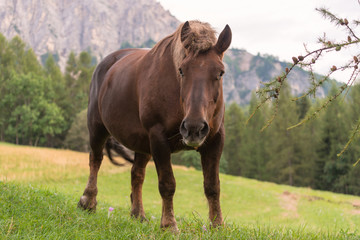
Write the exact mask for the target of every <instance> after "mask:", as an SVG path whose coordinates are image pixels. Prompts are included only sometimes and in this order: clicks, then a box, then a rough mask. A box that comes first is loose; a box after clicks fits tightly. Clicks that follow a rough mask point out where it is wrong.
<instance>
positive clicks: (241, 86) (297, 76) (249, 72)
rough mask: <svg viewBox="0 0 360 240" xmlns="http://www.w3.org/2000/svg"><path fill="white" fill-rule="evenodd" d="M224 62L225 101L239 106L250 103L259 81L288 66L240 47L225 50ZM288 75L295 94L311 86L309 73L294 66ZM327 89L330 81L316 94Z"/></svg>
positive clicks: (318, 95)
mask: <svg viewBox="0 0 360 240" xmlns="http://www.w3.org/2000/svg"><path fill="white" fill-rule="evenodd" d="M224 61H225V65H226V69H227V70H226V74H225V77H224V82H223V89H224V97H225V101H226V102H227V103H231V102H236V103H238V104H240V105H244V104H248V103H249V101H250V97H251V92H252V91H254V90H256V89H258V88H259V87H260V83H261V82H268V81H269V80H271V79H273V78H274V77H276V76H279V75H280V74H281V73H282V72H283V71H284V70H285V68H286V67H288V66H289V65H290V64H289V63H285V62H280V61H279V60H278V59H277V58H276V57H273V56H268V55H265V56H261V55H259V54H258V55H256V56H254V55H252V54H250V53H248V52H247V51H245V50H239V49H230V50H228V51H227V52H226V55H225V57H224ZM288 78H289V82H290V86H291V90H292V94H293V95H294V96H299V95H300V94H302V93H304V92H305V91H306V90H307V89H308V88H309V87H310V82H309V80H308V78H309V76H308V73H307V72H306V71H304V70H302V69H300V68H295V69H294V70H293V71H292V72H291V73H290V74H289V76H288ZM329 89H330V84H324V86H322V87H321V88H319V89H318V91H317V93H316V96H317V97H324V96H325V95H326V94H327V92H328V91H329Z"/></svg>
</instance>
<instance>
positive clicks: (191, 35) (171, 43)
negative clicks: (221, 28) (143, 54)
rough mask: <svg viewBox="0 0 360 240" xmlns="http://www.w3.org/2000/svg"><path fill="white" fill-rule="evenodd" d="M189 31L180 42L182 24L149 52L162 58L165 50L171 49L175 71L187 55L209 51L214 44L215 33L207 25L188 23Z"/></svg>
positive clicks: (194, 22) (198, 22) (195, 21)
mask: <svg viewBox="0 0 360 240" xmlns="http://www.w3.org/2000/svg"><path fill="white" fill-rule="evenodd" d="M189 24H190V31H187V32H185V34H184V35H183V42H181V29H182V27H183V25H184V23H182V24H180V26H179V27H178V28H177V29H176V31H175V32H174V33H172V34H171V35H169V36H167V37H165V38H164V39H162V40H160V41H159V42H158V43H157V44H156V45H155V46H154V47H153V49H152V50H151V52H152V53H159V54H160V56H162V55H163V54H164V53H165V51H166V50H167V49H169V47H170V49H171V51H172V56H173V60H174V64H175V67H176V69H177V68H179V66H180V64H181V61H182V60H183V59H184V58H185V56H186V55H187V54H190V53H191V54H194V55H197V54H199V53H200V52H205V51H207V50H209V49H210V48H211V47H212V46H213V45H215V43H216V31H215V30H214V29H213V28H212V27H211V26H210V24H208V23H203V22H200V21H197V20H194V21H189Z"/></svg>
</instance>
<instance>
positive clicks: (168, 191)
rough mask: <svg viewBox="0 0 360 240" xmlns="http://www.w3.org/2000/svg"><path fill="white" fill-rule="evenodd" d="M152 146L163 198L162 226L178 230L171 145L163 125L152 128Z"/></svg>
mask: <svg viewBox="0 0 360 240" xmlns="http://www.w3.org/2000/svg"><path fill="white" fill-rule="evenodd" d="M150 147H151V154H152V156H153V159H154V162H155V166H156V171H157V174H158V181H159V192H160V195H161V198H162V215H161V227H162V228H170V230H171V231H174V232H178V231H179V230H178V227H177V224H176V220H175V216H174V208H173V196H174V194H175V188H176V182H175V178H174V174H173V170H172V167H171V161H170V155H171V151H170V147H169V145H168V142H167V139H166V136H164V135H163V129H162V127H153V128H152V129H151V130H150Z"/></svg>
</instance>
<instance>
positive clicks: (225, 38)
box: [215, 24, 232, 53]
mask: <svg viewBox="0 0 360 240" xmlns="http://www.w3.org/2000/svg"><path fill="white" fill-rule="evenodd" d="M231 38H232V33H231V29H230V27H229V25H227V24H226V26H225V28H224V30H222V32H221V33H220V35H219V38H218V41H217V43H216V45H215V48H216V49H217V50H218V51H219V53H223V52H225V51H226V49H228V47H229V46H230V43H231Z"/></svg>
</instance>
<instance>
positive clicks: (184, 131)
mask: <svg viewBox="0 0 360 240" xmlns="http://www.w3.org/2000/svg"><path fill="white" fill-rule="evenodd" d="M180 134H181V135H182V136H183V137H187V136H188V135H189V133H188V130H187V128H186V126H185V121H182V123H181V125H180Z"/></svg>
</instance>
